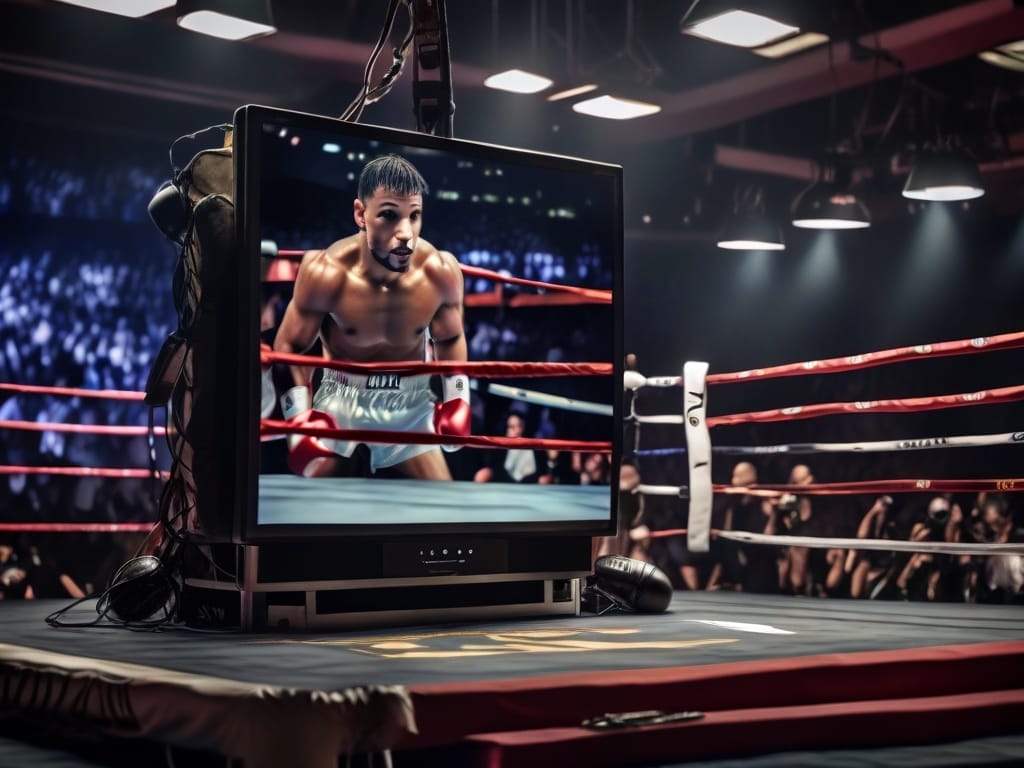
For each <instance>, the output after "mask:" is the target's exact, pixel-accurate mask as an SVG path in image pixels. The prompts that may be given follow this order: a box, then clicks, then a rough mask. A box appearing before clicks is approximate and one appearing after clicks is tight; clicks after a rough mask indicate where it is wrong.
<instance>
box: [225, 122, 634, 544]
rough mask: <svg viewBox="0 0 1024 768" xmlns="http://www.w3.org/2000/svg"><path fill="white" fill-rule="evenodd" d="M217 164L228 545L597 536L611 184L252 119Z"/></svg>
mask: <svg viewBox="0 0 1024 768" xmlns="http://www.w3.org/2000/svg"><path fill="white" fill-rule="evenodd" d="M234 163H235V192H234V199H235V214H236V220H237V222H238V232H239V248H238V259H239V260H240V264H239V265H238V267H239V268H238V270H237V280H238V288H239V294H238V295H239V316H240V317H241V318H242V321H241V323H240V327H239V329H238V340H239V344H240V345H241V348H242V349H244V350H245V354H243V355H242V356H241V357H240V358H239V371H238V383H239V391H240V392H241V393H249V394H251V395H252V396H251V397H244V396H243V397H240V398H239V404H238V408H239V414H238V423H239V424H240V426H241V429H240V430H239V431H240V433H241V440H242V443H243V444H242V446H241V447H242V450H241V451H240V452H239V456H240V460H239V462H238V466H239V477H238V478H237V481H238V485H237V487H238V488H239V489H240V490H239V493H238V494H237V496H238V498H237V502H238V507H239V508H238V510H237V511H238V521H237V522H238V526H237V528H236V531H237V533H238V535H239V537H240V539H241V540H242V541H251V542H258V541H268V540H272V539H280V538H286V539H288V538H304V537H307V536H320V535H346V536H347V535H360V534H367V535H370V534H378V535H379V534H385V535H387V534H394V535H398V534H402V535H404V534H410V533H412V534H417V533H445V532H461V533H484V532H494V533H502V534H515V533H521V534H533V533H566V534H577V535H587V536H594V535H606V534H609V533H611V532H613V531H614V527H615V516H616V500H617V497H618V493H617V488H618V482H617V475H618V467H617V466H616V463H615V461H614V460H613V457H615V456H618V455H620V451H619V450H618V442H619V439H620V433H621V424H622V416H621V402H622V392H621V389H622V388H621V384H620V382H621V368H620V361H621V360H622V349H621V339H622V333H621V325H622V313H621V306H620V301H619V300H620V296H621V293H622V292H621V290H620V288H621V282H622V169H621V167H619V166H615V165H609V164H604V163H598V162H592V161H587V160H582V159H577V158H569V157H563V156H554V155H548V154H542V153H537V152H531V151H525V150H520V149H511V148H506V147H499V146H492V145H486V144H481V143H476V142H469V141H460V140H455V139H446V138H440V137H436V136H430V135H426V134H419V133H412V132H405V131H398V130H392V129H384V128H380V127H374V126H367V125H361V124H355V123H349V122H345V121H340V120H336V119H333V118H327V117H322V116H317V115H309V114H304V113H296V112H290V111H284V110H277V109H272V108H266V107H259V106H247V107H243V108H241V109H240V110H238V112H237V113H236V119H235V134H234ZM252 466H255V467H257V468H258V472H251V471H249V469H250V468H251V467H252Z"/></svg>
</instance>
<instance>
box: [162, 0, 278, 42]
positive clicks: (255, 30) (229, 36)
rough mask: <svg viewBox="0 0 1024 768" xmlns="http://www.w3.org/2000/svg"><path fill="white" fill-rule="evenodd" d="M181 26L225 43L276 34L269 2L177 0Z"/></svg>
mask: <svg viewBox="0 0 1024 768" xmlns="http://www.w3.org/2000/svg"><path fill="white" fill-rule="evenodd" d="M177 12H178V26H179V27H182V28H183V29H188V30H191V31H192V32H199V33H201V34H204V35H211V36H213V37H219V38H222V39H224V40H248V39H249V38H252V37H260V36H262V35H269V34H273V33H274V32H277V27H275V26H274V22H273V20H272V19H271V16H270V4H269V3H268V2H267V0H178V11H177Z"/></svg>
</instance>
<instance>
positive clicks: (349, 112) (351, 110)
mask: <svg viewBox="0 0 1024 768" xmlns="http://www.w3.org/2000/svg"><path fill="white" fill-rule="evenodd" d="M401 2H403V0H390V2H389V3H388V9H387V13H386V14H385V19H384V27H383V29H382V30H381V33H380V37H379V38H378V39H377V45H376V46H375V47H374V49H373V52H372V53H371V54H370V58H369V59H368V60H367V62H366V67H365V69H364V70H363V87H362V88H361V89H360V91H359V94H358V95H357V96H356V98H355V99H353V100H352V102H351V103H350V104H349V105H348V106H347V107H346V108H345V111H344V112H342V113H341V118H340V119H342V120H348V121H351V120H353V119H358V117H359V114H361V113H362V108H363V105H364V103H365V101H366V98H367V94H368V93H369V91H370V78H371V77H372V76H373V67H374V65H376V63H377V59H378V57H379V56H380V54H381V51H383V50H384V45H385V44H386V43H387V41H388V40H389V39H390V37H391V30H392V29H393V28H394V25H395V17H396V16H397V15H398V6H399V4H400V3H401ZM353 115H355V118H353Z"/></svg>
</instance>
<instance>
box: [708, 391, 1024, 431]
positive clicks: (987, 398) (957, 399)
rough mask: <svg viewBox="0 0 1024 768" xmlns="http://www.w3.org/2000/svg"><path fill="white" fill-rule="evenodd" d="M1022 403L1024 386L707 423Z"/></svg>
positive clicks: (779, 411) (806, 408)
mask: <svg viewBox="0 0 1024 768" xmlns="http://www.w3.org/2000/svg"><path fill="white" fill-rule="evenodd" d="M1019 400H1024V385H1017V386H1013V387H999V388H997V389H983V390H981V391H979V392H964V393H961V394H958V395H936V396H934V397H908V398H903V399H893V400H865V401H862V402H854V403H814V404H812V405H797V406H791V407H789V408H773V409H771V410H767V411H752V412H749V413H734V414H732V415H728V416H710V417H708V420H707V424H708V427H721V426H731V425H733V424H748V423H751V422H758V423H761V422H768V421H796V420H799V419H810V418H814V417H816V416H830V415H834V414H839V413H910V412H917V411H936V410H941V409H944V408H959V407H961V406H968V405H991V404H995V403H1013V402H1017V401H1019Z"/></svg>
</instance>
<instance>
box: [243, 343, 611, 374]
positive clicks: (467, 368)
mask: <svg viewBox="0 0 1024 768" xmlns="http://www.w3.org/2000/svg"><path fill="white" fill-rule="evenodd" d="M260 363H261V364H262V365H267V364H269V363H284V364H286V365H307V366H314V367H317V368H331V369H333V370H336V371H348V372H350V373H373V372H375V371H387V372H388V373H404V374H432V373H445V374H451V373H465V374H473V375H475V376H491V377H495V378H501V377H508V378H524V379H526V378H537V377H540V376H610V375H611V374H612V364H611V363H504V362H483V361H481V362H474V361H458V360H434V361H431V362H418V361H415V360H409V361H406V362H389V363H354V362H351V361H348V360H329V359H327V358H325V357H312V356H309V355H296V354H292V353H290V352H273V351H270V350H267V349H263V348H261V349H260Z"/></svg>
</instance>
